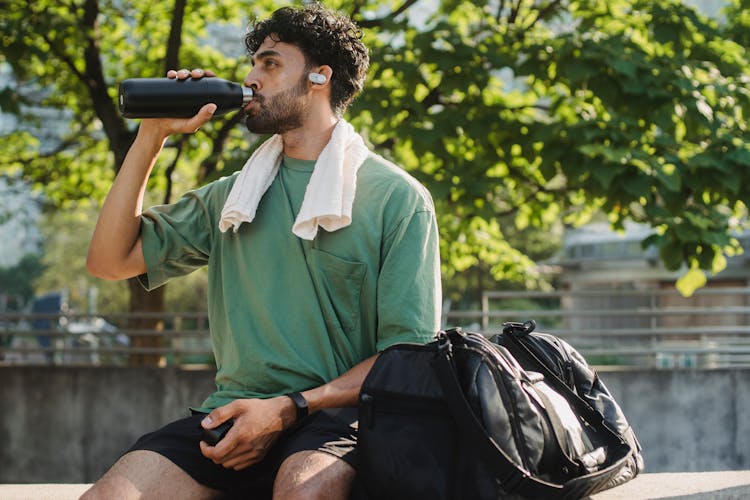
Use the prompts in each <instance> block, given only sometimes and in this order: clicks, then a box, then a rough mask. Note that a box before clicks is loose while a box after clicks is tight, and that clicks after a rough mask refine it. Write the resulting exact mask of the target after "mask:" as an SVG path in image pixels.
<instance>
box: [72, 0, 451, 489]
mask: <svg viewBox="0 0 750 500" xmlns="http://www.w3.org/2000/svg"><path fill="white" fill-rule="evenodd" d="M245 43H246V46H247V48H248V51H249V52H250V55H251V56H252V62H253V69H252V70H251V71H250V73H249V74H248V75H247V77H246V78H245V81H244V84H245V85H246V86H248V87H251V88H252V89H253V90H254V95H255V97H254V99H253V101H252V102H251V103H250V104H249V105H248V106H246V107H245V109H244V112H245V113H246V114H247V127H248V129H249V130H250V131H251V132H255V133H273V134H275V135H274V136H273V137H272V138H271V139H269V140H268V141H267V142H266V143H264V144H263V145H261V147H260V148H259V149H258V150H257V151H256V152H255V153H254V154H253V156H252V157H251V158H250V160H249V161H248V163H247V164H246V166H245V167H244V168H243V169H242V171H241V172H239V173H238V174H235V175H232V176H230V177H227V178H224V179H220V180H218V181H216V182H214V183H211V184H209V185H207V186H204V187H202V188H200V189H198V190H196V191H193V192H190V193H187V194H186V195H185V196H183V197H182V198H181V199H180V200H179V201H177V202H176V203H174V204H172V205H168V206H162V207H154V208H153V209H151V210H148V211H146V212H143V213H142V208H141V204H142V199H143V194H144V192H145V187H146V182H147V179H148V176H149V174H150V171H151V169H152V167H153V165H154V163H155V161H156V159H157V156H158V154H159V152H160V150H161V148H162V145H163V144H164V141H165V140H166V138H167V137H168V136H169V135H170V134H174V133H190V132H194V131H195V130H197V129H198V128H199V127H200V126H201V125H202V124H204V123H205V122H206V121H207V120H209V119H210V118H211V115H212V113H213V111H214V110H215V106H214V105H212V104H207V105H206V106H204V107H203V108H202V109H201V110H200V111H199V112H198V114H196V115H195V116H194V117H192V118H190V119H145V120H143V122H142V123H141V125H140V128H139V131H138V135H137V138H136V140H135V142H134V144H133V146H132V148H131V150H130V151H129V153H128V155H127V158H126V159H125V161H124V163H123V165H122V168H121V169H120V172H119V174H118V175H117V178H116V179H115V182H114V184H113V186H112V189H111V191H110V193H109V195H108V196H107V199H106V200H105V203H104V205H103V207H102V211H101V214H100V218H99V221H98V223H97V227H96V229H95V231H94V235H93V237H92V241H91V247H90V250H89V258H88V268H89V271H90V272H91V273H92V274H94V275H96V276H100V277H103V278H107V279H125V278H129V277H133V276H138V277H139V279H140V280H141V281H142V283H143V284H144V286H146V287H147V288H154V287H157V286H160V285H161V284H163V283H164V282H166V281H167V280H169V279H170V278H172V277H175V276H180V275H184V274H187V273H189V272H191V271H193V270H194V269H196V268H198V267H201V266H204V265H207V266H208V270H209V299H208V301H209V304H208V309H209V319H210V325H211V336H212V344H213V349H214V353H215V357H216V363H217V374H216V384H217V391H216V392H215V393H213V394H212V395H210V396H209V397H208V398H207V399H206V401H204V402H203V404H202V405H201V407H200V408H196V409H195V410H194V414H193V415H191V416H189V417H187V418H185V419H181V420H178V421H176V422H173V423H171V424H168V425H167V426H165V427H164V428H162V429H160V430H158V431H156V432H154V433H151V434H147V435H146V436H143V437H142V438H141V439H140V440H138V442H137V443H136V444H135V445H134V446H133V448H131V450H130V451H128V452H127V453H126V454H124V455H123V456H122V457H121V458H120V460H118V461H117V462H116V463H115V465H114V466H113V467H112V468H111V469H110V470H109V471H108V472H107V473H106V474H105V475H104V476H103V477H102V478H101V479H100V480H99V481H98V482H97V483H96V484H95V485H94V486H93V487H92V488H91V489H90V490H89V491H88V492H87V493H86V494H85V495H84V497H85V498H118V499H120V498H181V499H182V498H214V497H217V496H223V495H226V494H229V496H230V497H235V496H236V497H242V498H266V497H270V496H271V493H273V496H274V498H284V499H292V498H305V499H312V498H326V499H329V500H330V499H336V498H342V499H343V498H347V497H348V496H349V492H350V488H351V485H352V481H353V478H354V475H355V467H356V425H357V422H356V420H357V413H356V403H357V398H358V393H359V389H360V387H361V384H362V381H363V380H364V377H365V376H366V374H367V373H368V371H369V369H370V367H371V366H372V364H373V363H374V361H375V358H376V357H377V352H378V351H381V350H382V349H384V348H386V347H387V346H389V345H392V344H394V343H398V342H419V343H423V342H426V341H428V340H430V338H431V337H432V335H433V334H434V332H435V331H436V329H437V327H438V318H439V308H438V305H439V304H440V276H439V255H438V234H437V226H436V223H435V216H434V209H433V205H432V200H431V198H430V196H429V194H428V193H427V191H426V190H425V189H424V188H423V187H422V186H420V185H419V184H418V183H417V182H416V181H415V180H414V179H412V178H411V177H409V176H408V175H407V174H405V173H404V172H403V171H402V170H400V169H398V168H397V167H395V166H393V165H392V164H390V163H388V162H387V161H385V160H383V159H382V158H380V157H378V156H377V155H374V154H373V153H371V152H369V151H368V150H367V148H366V147H365V146H364V143H363V141H362V140H361V138H360V137H359V135H357V134H356V133H354V132H353V130H352V129H351V126H350V125H349V124H348V123H347V122H346V121H345V120H343V118H342V113H343V111H344V109H345V108H346V106H347V105H348V104H349V103H350V102H351V100H352V99H353V98H354V96H355V95H356V94H357V93H358V92H359V91H360V90H361V88H362V86H363V83H364V79H365V76H366V71H367V68H368V65H369V57H368V55H367V49H366V48H365V46H364V45H363V44H362V42H361V33H360V31H359V30H358V28H357V27H356V25H354V24H353V23H352V22H351V21H350V20H349V19H347V18H345V17H342V16H339V15H338V14H335V13H333V12H331V11H329V10H326V9H324V8H323V7H321V6H319V5H308V6H306V7H303V8H299V9H296V8H284V9H280V10H278V11H276V12H275V13H274V14H273V16H272V17H271V18H270V19H268V20H266V21H263V22H260V23H258V24H256V25H255V26H254V27H253V29H252V30H251V31H250V32H249V34H248V35H247V36H246V39H245ZM168 76H170V77H177V78H187V77H188V76H191V77H193V78H200V77H202V76H213V73H211V72H208V71H203V70H193V71H192V72H188V71H187V70H180V71H179V72H174V71H170V72H169V73H168ZM331 200H333V201H332V202H331ZM308 413H309V415H308V416H306V414H308ZM228 421H231V422H233V426H232V427H231V429H230V430H229V432H228V433H227V434H226V436H225V437H224V438H223V439H222V440H221V441H219V442H218V444H216V445H215V446H211V445H209V444H208V443H207V442H206V441H204V440H203V438H202V429H201V427H203V428H205V429H213V428H216V427H217V426H219V425H220V424H222V423H224V422H228ZM141 495H143V496H141Z"/></svg>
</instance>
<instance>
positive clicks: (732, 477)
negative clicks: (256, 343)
mask: <svg viewBox="0 0 750 500" xmlns="http://www.w3.org/2000/svg"><path fill="white" fill-rule="evenodd" d="M88 487H89V485H88V484H0V498H2V499H3V500H75V499H77V498H78V497H79V496H80V495H81V494H82V493H83V492H84V491H86V489H87V488H88ZM745 498H750V471H720V472H664V473H658V474H641V475H640V476H638V477H637V478H635V479H634V480H632V481H630V482H628V483H625V484H623V485H622V486H618V487H617V488H613V489H611V490H607V491H603V492H601V493H597V494H596V495H594V496H593V497H591V500H646V499H649V500H651V499H686V500H740V499H745Z"/></svg>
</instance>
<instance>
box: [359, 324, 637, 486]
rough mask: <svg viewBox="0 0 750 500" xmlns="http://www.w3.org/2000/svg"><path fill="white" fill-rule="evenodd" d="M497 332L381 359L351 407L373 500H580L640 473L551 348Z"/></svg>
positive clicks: (590, 381)
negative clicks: (355, 414)
mask: <svg viewBox="0 0 750 500" xmlns="http://www.w3.org/2000/svg"><path fill="white" fill-rule="evenodd" d="M533 327H534V324H533V322H527V323H525V324H519V323H508V324H506V325H505V327H504V330H503V333H502V334H500V335H497V336H495V337H494V338H493V339H492V340H489V339H487V338H485V337H484V336H482V335H480V334H477V333H469V332H463V331H461V330H460V329H452V330H448V331H444V332H440V333H438V334H437V336H436V340H435V341H433V342H431V343H429V344H426V345H416V344H399V345H394V346H391V347H389V348H388V349H386V350H385V351H383V352H382V353H381V354H380V356H379V357H378V360H377V361H376V363H375V365H374V366H373V368H372V370H371V371H370V373H369V374H368V376H367V378H366V379H365V381H364V383H363V385H362V390H361V393H360V400H359V414H360V415H359V441H358V446H357V448H358V454H359V467H358V483H359V484H358V487H359V488H361V489H363V490H364V491H365V492H366V496H367V497H368V498H370V499H373V500H378V499H386V500H398V499H408V500H421V499H431V500H432V499H452V500H457V499H472V500H474V499H476V500H483V499H497V498H543V499H550V498H583V497H586V496H588V495H590V494H593V493H595V492H597V491H602V490H605V489H608V488H611V487H613V486H616V485H618V484H622V483H624V482H626V481H628V480H630V479H632V478H633V477H635V475H636V474H638V472H639V471H640V470H642V468H643V461H642V458H641V455H640V446H639V444H638V442H637V440H636V438H635V435H634V434H633V431H632V429H631V428H630V427H629V425H628V424H627V420H626V419H625V417H624V415H623V414H622V411H621V409H620V407H619V406H618V404H617V402H616V401H615V400H614V398H612V396H611V394H610V393H609V391H608V390H607V389H606V387H605V386H604V385H603V384H602V383H601V380H600V379H599V378H598V377H597V375H596V373H595V372H594V371H593V370H591V369H590V367H589V366H588V365H587V364H586V362H585V360H584V359H583V357H582V356H581V355H580V354H579V353H577V352H576V351H575V349H573V348H572V347H570V346H569V345H568V344H567V343H565V342H563V341H562V340H560V339H559V338H557V337H554V336H552V335H548V334H538V333H531V332H532V330H533Z"/></svg>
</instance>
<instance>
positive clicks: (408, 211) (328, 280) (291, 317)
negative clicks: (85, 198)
mask: <svg viewBox="0 0 750 500" xmlns="http://www.w3.org/2000/svg"><path fill="white" fill-rule="evenodd" d="M314 165H315V162H314V161H302V160H296V159H292V158H288V157H285V158H284V160H283V162H282V165H281V167H280V168H279V174H278V175H277V176H276V178H275V179H274V181H273V183H272V184H271V186H270V187H269V189H268V190H267V191H266V193H265V194H264V196H263V198H262V199H261V202H260V205H259V206H258V210H257V213H256V217H255V220H253V221H252V222H251V223H244V224H242V225H241V226H240V228H239V231H238V232H237V233H234V232H233V231H232V230H231V229H230V230H229V231H227V232H226V233H222V232H220V231H219V228H218V223H219V218H220V216H221V210H222V208H223V206H224V201H225V200H226V198H227V196H228V195H229V191H230V190H231V188H232V185H233V184H234V182H235V180H236V178H237V174H234V175H232V176H229V177H225V178H223V179H220V180H218V181H216V182H213V183H211V184H208V185H206V186H204V187H202V188H200V189H197V190H195V191H191V192H189V193H187V194H185V196H183V197H182V198H181V199H180V200H178V201H177V202H176V203H174V204H171V205H166V206H158V207H154V208H152V209H150V210H148V211H146V212H145V213H144V214H143V217H142V223H141V236H142V241H143V255H144V258H145V261H146V266H147V269H148V271H147V274H145V275H143V276H141V277H140V279H141V281H142V283H143V284H144V286H145V287H146V288H148V289H153V288H156V287H158V286H160V285H162V284H163V283H165V282H166V281H168V280H169V279H170V278H173V277H176V276H182V275H185V274H188V273H190V272H192V271H194V270H195V269H197V268H199V267H202V266H205V265H207V266H208V280H209V284H208V288H209V289H208V315H209V322H210V330H211V339H212V345H213V350H214V355H215V358H216V364H217V374H216V385H217V391H216V392H215V393H213V394H212V395H211V396H209V397H208V399H207V400H206V401H204V403H203V408H204V409H212V408H215V407H217V406H221V405H224V404H226V403H228V402H230V401H231V400H233V399H237V398H252V397H273V396H278V395H281V394H284V393H287V392H290V391H302V390H306V389H309V388H312V387H317V386H320V385H322V384H324V383H326V382H329V381H330V380H332V379H334V378H336V377H338V376H340V375H342V374H343V373H344V372H346V371H347V370H348V369H349V368H351V367H353V366H354V365H356V364H357V363H359V362H360V361H362V360H364V359H366V358H368V357H370V356H372V355H373V354H375V353H376V352H378V351H381V350H383V349H384V348H386V347H388V346H389V345H392V344H395V343H400V342H416V343H424V342H427V341H429V340H430V339H431V338H432V336H433V335H434V334H435V332H436V331H437V328H438V326H439V314H440V307H439V306H440V302H441V289H440V263H439V260H440V259H439V249H438V231H437V224H436V221H435V214H434V208H433V203H432V199H431V197H430V195H429V193H428V192H427V190H426V189H424V187H422V186H421V185H420V184H419V183H418V182H417V181H415V180H414V179H413V178H411V177H410V176H409V175H408V174H406V173H405V172H404V171H403V170H401V169H399V168H398V167H396V166H394V165H392V164H391V163H389V162H387V161H385V160H384V159H382V158H380V157H379V156H376V155H370V157H368V159H367V160H366V161H365V162H364V163H363V165H362V166H361V167H360V169H359V171H358V174H357V188H356V194H355V200H354V206H353V207H352V223H351V225H349V226H347V227H345V228H342V229H339V230H338V231H334V232H327V231H325V230H323V229H319V231H318V234H317V236H316V237H315V239H314V240H312V241H308V240H303V239H301V238H298V237H297V236H295V235H294V234H293V233H292V231H291V228H292V225H293V223H294V220H295V217H296V214H297V212H298V211H299V208H300V206H301V204H302V199H303V197H304V193H305V189H306V187H307V183H308V181H309V179H310V175H311V174H312V171H313V168H314Z"/></svg>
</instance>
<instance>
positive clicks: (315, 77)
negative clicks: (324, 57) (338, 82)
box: [307, 73, 327, 85]
mask: <svg viewBox="0 0 750 500" xmlns="http://www.w3.org/2000/svg"><path fill="white" fill-rule="evenodd" d="M307 79H308V80H310V81H311V82H313V83H314V84H315V85H323V84H324V83H325V82H326V80H327V78H326V77H325V75H321V74H320V73H310V74H309V75H307Z"/></svg>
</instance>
